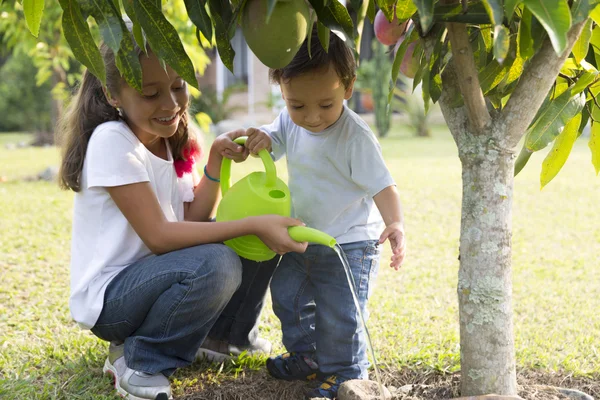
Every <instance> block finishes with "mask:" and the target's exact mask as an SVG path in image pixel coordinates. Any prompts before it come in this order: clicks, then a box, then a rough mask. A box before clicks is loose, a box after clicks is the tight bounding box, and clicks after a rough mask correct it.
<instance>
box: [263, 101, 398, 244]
mask: <svg viewBox="0 0 600 400" xmlns="http://www.w3.org/2000/svg"><path fill="white" fill-rule="evenodd" d="M260 129H261V130H263V131H265V132H266V133H267V134H268V135H269V136H270V137H271V139H272V152H273V154H272V155H273V158H274V159H275V160H278V159H279V158H281V157H282V156H283V155H285V156H286V159H287V165H288V175H289V182H288V186H289V188H290V193H291V197H292V216H294V217H296V218H299V219H300V220H302V221H303V222H304V223H305V224H306V225H307V226H309V227H311V228H315V229H318V230H321V231H323V232H325V233H327V234H329V235H331V236H333V237H334V238H335V239H336V241H337V242H338V243H351V242H357V241H362V240H376V239H379V236H380V235H381V233H382V232H383V230H384V229H385V225H384V223H383V219H382V218H381V214H380V213H379V210H378V209H377V207H376V205H375V202H374V200H373V196H375V195H376V194H377V193H379V192H380V191H382V190H383V189H385V188H387V187H388V186H392V185H395V183H394V179H393V178H392V176H391V174H390V172H389V170H388V168H387V166H386V165H385V161H384V160H383V156H382V154H381V147H380V145H379V143H378V142H377V138H376V137H375V135H374V134H373V132H372V131H371V128H370V127H369V125H367V124H366V123H365V122H364V121H363V120H362V119H361V118H360V117H359V116H358V115H357V114H356V113H355V112H354V111H352V110H350V109H349V108H348V107H346V106H344V109H343V112H342V115H341V117H340V118H339V119H338V120H337V121H336V122H335V123H334V124H333V125H331V126H330V127H328V128H327V129H325V130H324V131H322V132H319V133H312V132H310V131H308V130H306V129H304V128H302V127H300V126H298V125H296V124H294V122H293V121H292V120H291V118H290V116H289V113H288V111H287V109H283V111H282V112H281V113H280V114H279V116H278V117H277V119H276V120H275V121H274V122H273V123H272V124H270V125H265V126H262V127H261V128H260Z"/></svg>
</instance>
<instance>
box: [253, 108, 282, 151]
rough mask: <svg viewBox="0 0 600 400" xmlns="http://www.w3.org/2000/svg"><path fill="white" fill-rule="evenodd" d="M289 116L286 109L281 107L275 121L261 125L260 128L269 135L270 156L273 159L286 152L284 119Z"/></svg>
mask: <svg viewBox="0 0 600 400" xmlns="http://www.w3.org/2000/svg"><path fill="white" fill-rule="evenodd" d="M287 118H289V116H288V114H287V110H286V109H283V110H282V111H281V112H280V113H279V115H278V116H277V118H276V119H275V121H273V122H272V123H271V124H269V125H263V126H261V127H260V130H261V131H263V132H266V133H267V135H269V136H270V137H271V156H272V157H273V159H274V160H275V161H277V160H279V159H280V158H281V157H283V156H284V155H285V152H286V130H285V127H286V119H287Z"/></svg>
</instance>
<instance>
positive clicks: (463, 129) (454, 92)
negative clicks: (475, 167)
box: [439, 64, 470, 147]
mask: <svg viewBox="0 0 600 400" xmlns="http://www.w3.org/2000/svg"><path fill="white" fill-rule="evenodd" d="M454 69H455V66H454V65H452V64H448V65H447V66H446V68H444V72H443V73H442V95H441V96H440V100H439V104H440V108H441V111H442V114H443V115H444V120H445V121H446V124H447V125H448V128H449V129H450V133H451V134H452V137H453V138H454V141H455V142H456V145H457V147H460V142H461V141H462V138H463V137H464V136H465V135H469V134H470V132H469V127H468V124H469V121H468V118H467V110H466V107H465V106H460V107H456V106H454V107H453V104H455V103H456V102H457V99H458V97H459V96H460V88H459V86H458V76H457V75H458V74H457V73H456V71H455V70H454Z"/></svg>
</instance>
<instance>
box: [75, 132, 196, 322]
mask: <svg viewBox="0 0 600 400" xmlns="http://www.w3.org/2000/svg"><path fill="white" fill-rule="evenodd" d="M166 143H167V154H168V160H163V159H161V158H159V157H157V156H155V155H154V154H152V153H151V152H150V151H149V150H148V149H146V147H145V146H144V145H143V144H142V143H141V142H140V141H139V140H138V138H137V137H136V136H135V134H134V133H133V132H132V131H131V129H129V127H128V126H127V124H126V123H124V122H122V121H113V122H106V123H103V124H101V125H99V126H98V127H97V128H96V129H95V130H94V133H93V134H92V136H91V138H90V141H89V144H88V148H87V152H86V157H85V161H84V164H83V171H82V175H81V191H80V192H79V193H76V194H75V201H74V207H73V208H74V210H73V211H74V212H73V232H72V243H71V298H70V302H69V303H70V309H71V315H72V317H73V319H74V320H75V321H77V322H78V323H79V325H80V326H82V327H84V328H87V329H91V328H92V327H93V326H94V325H95V324H96V321H97V320H98V317H99V316H100V312H101V311H102V305H103V302H104V292H105V290H106V287H107V286H108V284H109V283H110V281H111V280H112V279H113V278H114V277H115V276H116V275H117V274H118V273H119V272H121V271H122V270H123V269H124V268H126V267H127V266H128V265H130V264H132V263H133V262H135V261H138V260H140V259H141V258H143V257H147V256H149V255H151V254H152V252H151V251H150V249H149V248H148V247H147V246H146V245H145V244H144V243H143V242H142V240H141V239H140V237H139V236H138V234H137V233H136V232H135V231H134V230H133V228H132V227H131V225H130V224H129V222H128V221H127V219H126V218H125V216H124V215H123V214H122V213H121V211H120V210H119V208H118V207H117V205H116V204H115V202H114V201H113V200H112V198H111V197H110V195H109V194H108V191H107V190H106V187H112V186H121V185H127V184H132V183H138V182H148V183H149V184H150V186H151V187H152V190H153V191H154V193H155V194H156V197H157V199H158V202H159V203H160V207H161V209H162V211H163V212H164V214H165V217H166V218H167V220H169V221H182V220H183V201H184V200H186V201H191V200H190V199H189V198H187V199H186V197H188V195H189V192H190V186H193V182H192V180H191V174H187V175H184V177H183V178H181V179H178V178H177V175H176V173H175V168H174V167H173V158H172V154H171V149H170V148H169V144H168V141H167V142H166Z"/></svg>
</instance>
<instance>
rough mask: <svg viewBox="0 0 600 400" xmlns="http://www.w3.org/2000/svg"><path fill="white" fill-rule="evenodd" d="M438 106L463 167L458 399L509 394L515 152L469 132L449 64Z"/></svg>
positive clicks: (512, 380) (492, 132) (493, 137)
mask: <svg viewBox="0 0 600 400" xmlns="http://www.w3.org/2000/svg"><path fill="white" fill-rule="evenodd" d="M443 82H444V89H443V90H442V96H441V98H440V106H441V110H442V113H443V114H444V119H445V120H446V122H447V124H448V127H449V128H450V132H451V133H452V136H453V138H454V141H455V142H456V145H457V147H458V154H459V157H460V160H461V163H462V183H463V198H462V217H461V232H460V252H459V254H460V256H459V259H460V268H459V274H458V275H459V276H458V288H457V290H458V299H459V316H460V346H461V395H462V396H475V395H482V394H498V395H516V394H517V387H516V386H517V382H516V365H515V355H514V333H513V322H512V300H511V298H512V280H511V279H512V276H511V252H512V245H511V236H512V221H511V215H512V199H513V172H514V160H515V151H514V149H512V148H510V147H507V146H506V144H505V143H501V140H499V139H497V138H503V137H504V132H501V131H499V130H498V129H500V128H496V129H492V128H491V127H490V129H489V130H487V134H485V135H477V134H474V133H473V132H472V131H471V129H472V127H473V126H474V124H473V123H472V122H470V119H469V118H468V116H467V108H466V106H463V107H458V108H453V107H452V102H453V99H454V98H455V96H457V93H460V92H459V85H458V79H457V76H456V74H455V72H454V68H453V66H448V67H447V68H446V71H445V72H444V76H443ZM492 119H493V117H492Z"/></svg>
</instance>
